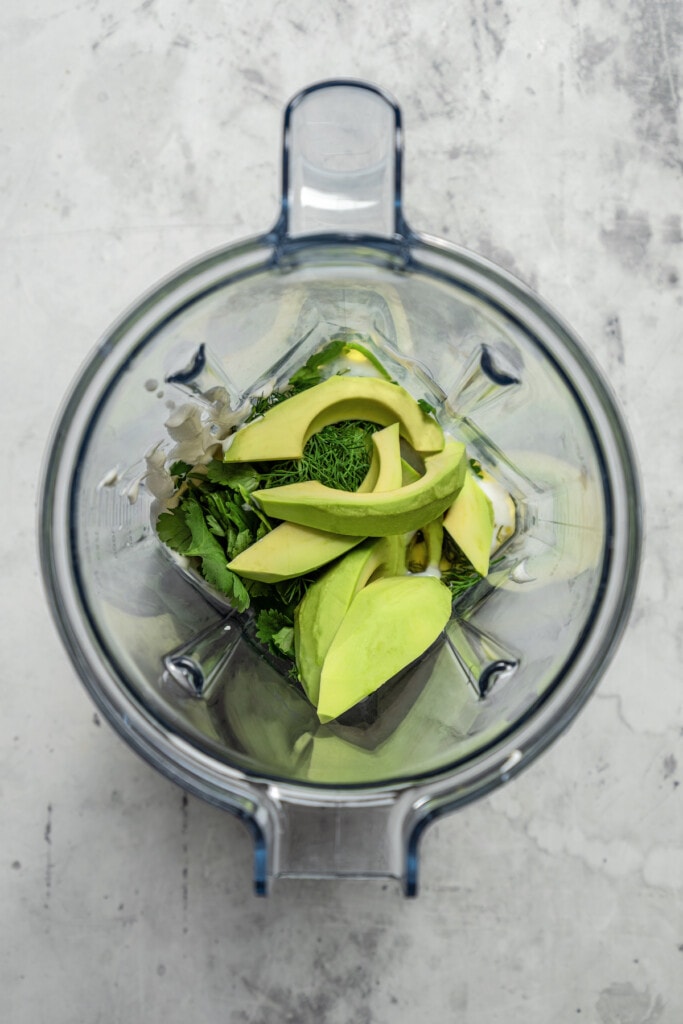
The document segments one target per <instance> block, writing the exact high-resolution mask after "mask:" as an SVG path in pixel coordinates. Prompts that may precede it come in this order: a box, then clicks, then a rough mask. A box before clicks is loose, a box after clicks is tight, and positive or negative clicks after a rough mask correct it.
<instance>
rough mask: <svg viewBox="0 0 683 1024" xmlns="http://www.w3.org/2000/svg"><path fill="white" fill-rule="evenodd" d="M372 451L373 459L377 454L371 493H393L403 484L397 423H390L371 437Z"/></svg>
mask: <svg viewBox="0 0 683 1024" xmlns="http://www.w3.org/2000/svg"><path fill="white" fill-rule="evenodd" d="M372 451H373V457H374V454H375V452H377V479H376V480H375V483H374V486H373V488H372V490H373V492H374V493H376V492H377V491H395V490H396V488H397V487H400V486H401V484H402V483H403V469H402V467H401V438H400V436H399V427H398V423H392V424H391V426H389V427H385V428H384V430H378V431H377V433H375V434H373V435H372ZM361 486H362V485H361ZM361 493H362V492H361Z"/></svg>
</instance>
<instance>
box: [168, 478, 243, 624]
mask: <svg viewBox="0 0 683 1024" xmlns="http://www.w3.org/2000/svg"><path fill="white" fill-rule="evenodd" d="M182 508H183V511H184V514H185V522H186V524H187V527H188V529H189V531H190V534H191V541H190V544H189V546H188V547H187V548H186V549H185V551H184V554H186V555H193V556H195V557H196V558H200V559H201V562H202V575H203V577H204V579H205V580H206V581H207V583H210V584H211V586H213V587H216V589H217V590H220V591H222V592H223V593H224V594H226V595H227V596H228V597H229V598H230V602H231V604H232V605H233V606H234V607H235V608H237V610H238V611H240V612H243V611H245V610H246V609H247V608H248V607H249V594H248V592H247V589H246V587H245V586H244V584H243V583H242V581H241V580H240V578H239V576H236V575H235V573H234V572H231V571H230V569H228V565H227V558H226V555H225V551H224V550H223V548H222V547H221V545H220V543H219V541H218V540H217V539H216V537H215V536H214V534H213V533H211V531H210V530H209V527H208V525H207V522H206V519H205V517H204V512H203V510H202V507H201V505H200V504H199V502H198V501H196V500H195V499H194V498H190V499H189V501H186V502H183V505H182Z"/></svg>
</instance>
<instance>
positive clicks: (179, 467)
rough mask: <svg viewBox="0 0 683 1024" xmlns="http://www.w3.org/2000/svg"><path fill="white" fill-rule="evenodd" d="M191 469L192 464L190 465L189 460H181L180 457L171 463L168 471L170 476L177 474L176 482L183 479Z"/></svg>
mask: <svg viewBox="0 0 683 1024" xmlns="http://www.w3.org/2000/svg"><path fill="white" fill-rule="evenodd" d="M191 469H192V466H191V465H190V463H189V462H183V460H182V459H178V461H177V462H174V463H173V465H172V466H171V467H170V469H169V473H170V474H171V476H177V477H178V478H179V480H178V482H180V480H184V479H185V477H186V476H187V474H188V473H189V472H190V470H191Z"/></svg>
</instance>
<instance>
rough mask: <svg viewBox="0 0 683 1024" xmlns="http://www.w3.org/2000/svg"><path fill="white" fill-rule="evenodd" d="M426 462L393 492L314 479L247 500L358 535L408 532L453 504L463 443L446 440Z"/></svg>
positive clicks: (462, 468) (461, 475)
mask: <svg viewBox="0 0 683 1024" xmlns="http://www.w3.org/2000/svg"><path fill="white" fill-rule="evenodd" d="M424 463H425V472H424V475H423V476H421V477H420V478H419V479H418V480H415V481H414V482H413V483H410V484H406V485H405V486H401V487H397V488H395V489H394V490H391V491H381V492H376V491H371V492H368V493H359V492H358V491H340V490H336V489H335V488H332V487H325V486H324V485H323V484H321V483H319V482H318V481H316V480H312V481H307V482H304V483H296V484H287V485H285V486H283V487H270V488H266V489H264V490H259V491H253V492H252V494H251V500H252V501H255V502H256V503H257V504H258V505H259V506H260V507H261V508H262V509H263V511H264V512H265V513H266V515H269V516H273V517H274V518H275V519H284V520H286V521H287V522H292V523H301V524H302V525H303V526H312V527H314V528H315V529H318V530H329V531H331V532H333V533H343V534H349V535H351V536H362V537H388V536H390V535H391V534H398V533H407V532H408V531H409V530H417V529H419V528H420V527H421V526H423V525H424V524H425V523H429V522H431V521H432V520H433V519H436V518H437V517H438V516H440V515H441V514H442V513H443V512H445V510H446V509H447V508H448V507H449V506H450V505H452V504H453V502H454V501H455V498H456V496H457V494H458V492H459V490H460V488H461V487H462V484H463V480H464V479H465V472H466V469H467V459H466V456H465V446H464V444H462V443H461V442H459V441H452V440H448V441H447V442H446V444H445V446H444V448H443V450H442V451H440V452H437V454H435V455H428V456H427V457H426V458H425V460H424Z"/></svg>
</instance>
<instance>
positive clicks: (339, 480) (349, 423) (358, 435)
mask: <svg viewBox="0 0 683 1024" xmlns="http://www.w3.org/2000/svg"><path fill="white" fill-rule="evenodd" d="M379 429H380V428H379V425H378V424H377V423H370V422H369V421H367V420H343V421H342V422H341V423H331V424H329V426H327V427H323V428H322V430H320V431H318V433H317V434H313V436H312V437H311V438H309V440H308V441H307V442H306V446H305V448H304V452H303V456H302V458H300V459H286V460H282V461H281V462H274V463H272V464H271V468H270V470H269V471H268V472H265V471H264V472H263V474H262V475H263V483H262V484H261V486H262V487H281V486H283V485H285V484H292V483H301V482H303V481H307V480H319V481H320V482H321V483H322V484H324V485H325V486H326V487H335V488H337V489H338V490H341V491H355V490H357V488H358V487H359V486H360V484H361V483H362V481H363V478H364V477H365V475H366V473H367V472H368V470H369V468H370V462H371V459H372V440H371V438H372V435H373V434H374V432H375V431H376V430H379Z"/></svg>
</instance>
